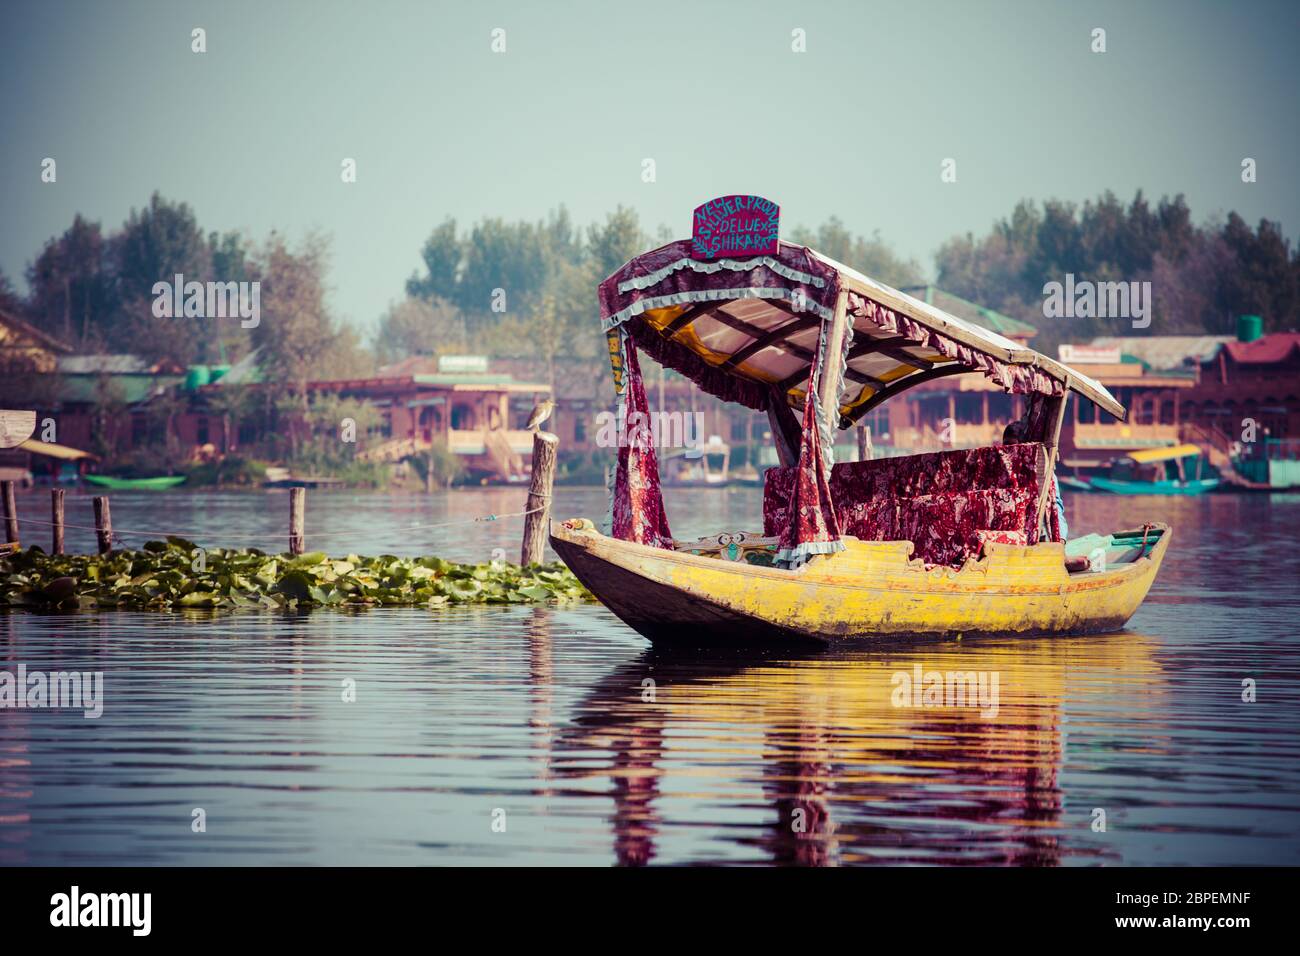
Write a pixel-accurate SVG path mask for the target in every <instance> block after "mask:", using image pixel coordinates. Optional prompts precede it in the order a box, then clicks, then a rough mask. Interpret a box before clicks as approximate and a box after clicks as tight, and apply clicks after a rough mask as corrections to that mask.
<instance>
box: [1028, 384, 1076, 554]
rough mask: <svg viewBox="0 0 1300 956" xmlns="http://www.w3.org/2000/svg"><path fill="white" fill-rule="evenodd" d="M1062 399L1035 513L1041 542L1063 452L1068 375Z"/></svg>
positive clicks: (1062, 389) (1055, 418) (1050, 434)
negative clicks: (1049, 496) (1057, 465)
mask: <svg viewBox="0 0 1300 956" xmlns="http://www.w3.org/2000/svg"><path fill="white" fill-rule="evenodd" d="M1061 384H1062V388H1061V397H1060V399H1058V400H1057V405H1056V408H1055V409H1054V410H1053V411H1054V414H1053V415H1052V430H1051V432H1050V433H1049V435H1048V441H1047V471H1046V474H1045V475H1044V477H1043V481H1042V486H1041V487H1040V488H1039V489H1038V507H1037V509H1036V510H1035V512H1034V515H1035V519H1036V520H1035V522H1034V527H1035V528H1037V529H1038V534H1039V540H1042V533H1043V518H1044V516H1045V515H1046V514H1047V493H1048V492H1049V491H1050V490H1051V487H1052V482H1053V481H1054V480H1055V479H1056V459H1057V457H1058V456H1059V454H1060V450H1061V425H1062V424H1063V423H1064V422H1065V407H1066V405H1067V404H1068V403H1069V401H1070V377H1069V376H1068V375H1067V376H1066V377H1065V381H1064V382H1062V383H1061Z"/></svg>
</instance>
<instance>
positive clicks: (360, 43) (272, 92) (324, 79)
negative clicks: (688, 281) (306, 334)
mask: <svg viewBox="0 0 1300 956" xmlns="http://www.w3.org/2000/svg"><path fill="white" fill-rule="evenodd" d="M2 9H3V12H2V13H0V77H2V80H0V106H2V107H3V117H4V122H3V133H2V137H3V138H2V144H3V145H2V146H0V217H2V219H0V221H2V222H3V225H2V226H0V267H2V268H3V269H4V271H5V272H6V273H7V274H8V275H9V276H10V278H11V279H12V280H13V281H14V282H15V284H16V285H18V286H19V288H25V284H24V283H23V282H22V280H21V277H22V273H23V270H24V268H25V267H26V265H27V264H28V263H29V262H30V261H31V260H32V259H33V258H34V256H35V255H36V253H37V252H38V250H39V248H40V246H41V244H42V243H43V242H44V241H45V240H46V239H48V238H49V237H51V236H53V235H56V234H58V233H60V232H62V231H63V230H64V229H66V228H67V227H68V225H69V224H70V223H71V221H72V218H73V215H74V213H76V212H78V211H79V212H81V213H83V214H85V215H86V216H88V217H90V218H91V219H95V220H100V221H102V222H103V223H104V225H105V228H106V229H108V228H116V227H117V226H119V225H120V224H121V222H122V221H123V220H124V219H125V218H126V216H127V213H128V211H129V210H130V208H131V207H132V206H136V207H139V206H141V205H143V204H145V203H146V202H147V201H148V197H149V194H150V193H151V192H153V191H154V190H155V189H157V190H160V191H161V192H162V193H163V195H165V196H167V197H168V198H170V199H176V200H184V201H186V202H188V203H189V204H190V205H191V206H192V207H193V208H194V210H195V212H196V214H197V216H198V219H199V223H200V225H201V226H202V227H203V228H204V229H207V230H211V229H217V230H222V231H224V230H228V229H240V230H243V231H245V232H246V233H247V234H249V235H250V236H252V237H254V238H256V239H258V240H260V239H262V238H264V237H265V236H266V234H267V233H269V232H270V231H271V230H272V229H278V230H280V231H281V232H284V233H287V234H289V235H290V236H291V237H298V236H300V235H302V234H303V233H304V232H305V231H306V230H308V229H311V228H318V229H320V230H323V231H324V232H326V233H329V234H330V235H332V237H333V251H334V257H333V264H332V270H331V281H332V284H333V287H334V297H333V302H334V305H335V307H336V309H337V311H338V312H339V314H341V315H343V316H345V317H347V318H350V319H352V320H354V321H358V322H361V323H363V324H366V325H369V324H371V323H373V322H374V320H375V319H376V317H377V316H378V315H379V313H381V312H382V311H383V310H384V308H385V307H386V306H387V304H388V303H389V302H390V301H392V300H395V299H397V298H400V297H401V295H402V293H403V283H404V281H405V279H406V278H407V276H409V275H410V274H411V272H412V271H413V270H415V269H416V268H417V267H418V266H419V264H420V260H419V249H420V246H421V244H422V243H423V241H424V239H425V238H426V236H427V235H428V233H429V232H430V230H431V229H432V228H433V226H434V225H435V224H437V223H438V222H440V221H442V220H443V219H444V218H445V217H446V216H449V215H450V216H453V217H455V218H456V219H457V220H458V221H459V222H460V223H461V224H462V225H466V224H468V223H470V222H472V221H474V220H477V219H479V218H481V217H483V216H502V217H505V218H507V219H517V218H528V219H537V218H540V217H542V216H544V215H545V214H546V212H547V211H548V210H549V209H552V208H554V207H556V206H557V205H559V204H561V203H564V204H566V205H567V206H568V208H569V211H570V212H571V213H572V215H573V217H574V219H575V220H576V221H577V222H578V223H580V224H584V225H585V224H586V223H587V222H590V221H593V220H595V219H597V218H600V217H603V216H604V214H605V213H606V212H607V211H608V210H611V209H613V208H614V207H615V206H616V205H618V204H620V203H622V204H624V205H627V206H631V207H633V208H635V209H636V210H637V211H638V213H640V215H641V218H642V221H643V223H644V224H645V225H646V226H647V227H648V229H649V230H650V231H652V232H653V231H654V230H655V229H657V227H658V226H659V225H661V224H662V225H667V226H669V227H671V229H672V231H673V233H674V234H677V235H688V234H689V232H690V213H691V210H692V209H693V208H694V206H696V205H697V204H698V203H699V202H701V201H702V200H705V199H708V198H711V197H713V196H717V195H722V194H726V193H733V192H741V193H746V192H753V193H759V194H762V195H764V196H767V197H768V198H770V199H773V200H775V201H777V202H779V203H780V204H781V207H782V220H783V222H784V223H785V224H786V227H785V229H784V230H783V231H786V232H788V230H789V228H791V227H793V226H794V225H796V224H800V223H803V224H808V225H815V224H817V223H819V222H821V221H822V220H823V219H825V218H826V217H828V216H830V215H832V214H834V215H838V216H839V217H841V218H842V219H843V220H844V221H845V222H846V223H847V224H848V225H849V226H850V227H851V228H853V229H855V230H857V231H860V232H863V233H868V234H869V233H871V232H873V231H876V230H879V232H880V234H881V236H882V237H883V238H884V239H886V240H887V241H889V242H890V243H892V244H893V245H894V247H895V248H896V249H897V250H898V251H899V252H901V253H903V254H905V255H908V256H912V257H914V258H916V259H917V260H918V261H919V262H920V263H921V264H922V266H923V267H924V268H925V269H926V270H927V271H932V269H933V259H932V255H933V253H934V251H935V249H936V248H937V247H938V246H939V244H940V243H941V242H942V241H943V240H944V239H946V238H948V237H950V236H952V235H954V234H957V233H963V232H966V231H974V232H976V233H977V234H979V233H982V232H984V231H986V230H987V228H988V227H989V225H990V224H991V223H992V222H993V221H994V220H995V219H997V218H999V217H1001V216H1003V215H1006V214H1007V213H1009V212H1010V210H1011V207H1012V205H1013V204H1014V203H1015V202H1016V200H1018V199H1020V198H1022V197H1032V198H1035V199H1042V198H1045V197H1050V196H1058V197H1062V198H1068V199H1074V200H1082V199H1085V198H1088V197H1092V196H1095V195H1096V194H1097V193H1099V192H1100V191H1101V190H1104V189H1107V188H1109V189H1113V190H1114V191H1115V192H1116V193H1117V194H1118V195H1119V196H1120V197H1121V199H1124V200H1128V199H1129V198H1131V197H1132V194H1133V192H1134V190H1136V189H1137V188H1138V187H1141V188H1143V189H1144V190H1146V191H1147V193H1148V195H1149V196H1151V197H1153V198H1155V197H1158V196H1160V195H1161V194H1164V193H1169V194H1173V193H1176V192H1183V193H1186V195H1187V197H1188V201H1189V203H1190V204H1191V207H1192V210H1193V213H1194V215H1195V216H1196V218H1197V219H1198V220H1203V219H1205V218H1206V217H1209V216H1212V215H1214V214H1216V213H1218V214H1222V213H1224V212H1226V211H1227V210H1229V209H1236V210H1238V211H1239V212H1241V213H1242V215H1244V216H1245V217H1246V219H1247V220H1248V221H1250V222H1252V223H1254V222H1256V221H1258V220H1259V219H1260V218H1261V217H1267V218H1270V219H1274V220H1280V221H1281V222H1282V224H1283V227H1284V229H1285V231H1286V233H1287V235H1289V236H1291V237H1295V236H1296V235H1297V230H1298V228H1300V227H1298V224H1300V191H1298V190H1297V188H1296V179H1295V177H1296V173H1297V169H1298V167H1300V132H1298V129H1300V120H1298V118H1297V117H1298V115H1300V109H1298V106H1300V102H1298V101H1300V65H1297V55H1298V52H1300V3H1295V2H1282V3H1265V2H1249V0H1246V2H1231V3H1229V2H1224V3H1194V2H1167V3H1166V2H1150V0H1147V2H1131V0H1130V2H1120V3H1091V2H1068V3H1066V2H1059V3H1056V2H1040V3H995V2H980V0H965V2H925V0H914V2H899V3H872V2H816V0H811V2H799V3H791V2H740V0H695V2H675V0H674V2H646V0H640V2H622V3H620V2H612V0H606V2H564V0H555V2H547V3H543V2H525V0H510V2H483V3H479V2H475V3H470V2H422V3H416V2H412V3H399V2H383V0H371V2H366V3H341V2H340V3H326V2H313V3H308V2H302V0H296V2H289V0H279V2H276V0H262V2H253V3H242V2H221V3H216V2H209V3H190V2H158V3H143V2H87V3H68V2H58V0H53V2H51V0H42V2H34V3H23V2H13V0H6V2H5V3H4V4H3V8H2ZM196 26H201V27H203V28H205V29H206V31H207V43H208V52H207V53H205V54H202V55H198V54H194V53H192V52H191V50H190V42H191V41H190V31H191V29H192V28H194V27H196ZM496 27H501V28H504V29H505V31H506V43H507V51H506V52H505V53H504V54H494V53H493V52H492V51H491V49H490V40H491V36H490V34H491V31H492V29H493V28H496ZM1095 27H1102V28H1104V29H1105V30H1106V46H1107V51H1106V52H1105V53H1101V54H1098V53H1093V52H1091V49H1090V45H1091V42H1092V41H1091V32H1092V30H1093V28H1095ZM795 28H800V29H802V30H804V31H806V36H807V52H805V53H794V52H792V51H791V31H792V30H793V29H795ZM47 156H50V157H54V158H55V159H56V161H57V163H58V182H57V183H56V184H43V183H42V182H41V181H40V164H41V160H42V159H43V158H44V157H47ZM1247 156H1248V157H1252V158H1254V159H1255V160H1256V161H1257V163H1258V182H1256V183H1254V184H1250V185H1247V184H1244V183H1242V181H1241V167H1240V164H1241V160H1242V158H1243V157H1247ZM344 157H353V158H355V159H356V161H357V164H358V181H357V182H356V183H355V184H350V185H346V184H344V183H342V182H341V181H340V175H339V174H340V163H341V161H342V159H343V158H344ZM647 157H649V158H653V159H654V160H655V162H656V165H657V181H656V182H654V183H645V182H642V179H641V168H642V167H641V163H642V160H643V159H644V158H647ZM947 157H952V158H954V159H956V160H957V182H956V183H948V184H945V183H942V182H941V181H940V164H941V162H942V161H943V160H944V159H945V158H947ZM592 305H593V312H594V309H595V290H592Z"/></svg>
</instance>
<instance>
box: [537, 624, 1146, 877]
mask: <svg viewBox="0 0 1300 956" xmlns="http://www.w3.org/2000/svg"><path fill="white" fill-rule="evenodd" d="M1152 647H1153V644H1152V642H1151V641H1150V640H1149V639H1147V638H1144V637H1141V636H1138V635H1135V634H1132V633H1126V634H1117V635H1113V636H1100V637H1092V638H1087V639H1083V638H1080V639H1061V638H1056V639H1043V640H1039V641H1032V640H1025V639H1023V638H1020V639H1017V640H1014V641H1010V640H1008V641H998V640H986V641H982V642H971V641H964V642H955V643H953V642H948V643H930V644H919V645H912V646H910V647H907V648H902V649H899V648H888V647H882V648H881V649H880V650H878V651H874V652H869V653H868V652H863V651H861V650H858V651H854V652H847V651H843V652H824V653H816V652H809V653H808V654H807V655H806V656H793V655H791V654H790V653H788V652H787V653H783V654H782V655H781V656H779V657H768V658H766V659H755V658H753V657H727V658H717V657H715V658H713V659H711V660H708V661H701V660H699V659H698V657H692V656H687V655H685V654H682V653H673V652H669V651H662V650H660V651H656V650H649V651H646V652H645V653H644V654H643V655H642V656H641V657H640V658H638V659H637V660H636V661H634V662H632V663H630V664H628V665H627V666H625V667H622V668H620V669H618V670H617V671H615V672H614V673H613V674H611V675H610V676H609V677H608V678H606V679H605V680H603V681H601V682H600V683H599V684H598V685H597V686H596V687H595V688H594V689H593V690H592V692H591V693H590V694H589V696H587V697H586V698H585V699H584V700H583V701H582V702H581V703H580V704H579V705H578V707H577V709H576V712H575V715H574V719H573V721H572V723H571V724H570V725H569V726H568V727H567V728H565V729H564V730H563V731H562V732H561V733H560V734H559V737H558V740H557V742H556V751H555V753H554V754H553V758H552V767H551V769H552V770H553V771H554V773H555V774H556V775H557V776H560V777H569V778H590V777H604V776H608V777H609V778H610V779H611V785H612V795H613V799H614V814H613V818H612V824H613V842H614V851H615V855H616V858H617V860H618V862H619V863H621V864H624V865H639V864H645V863H650V862H652V861H654V860H655V858H656V855H657V854H658V853H659V852H660V850H661V845H662V844H663V843H665V841H672V840H674V839H678V838H679V837H678V836H676V835H675V834H674V831H676V833H677V834H681V832H682V828H687V829H689V828H690V827H691V822H690V821H689V820H681V819H675V820H672V821H671V823H670V821H669V813H668V811H667V810H666V806H667V805H669V804H671V803H672V802H673V801H672V798H674V797H677V796H681V797H688V798H690V799H692V800H695V801H699V800H700V799H701V797H700V794H698V793H696V792H694V791H695V790H697V789H705V788H711V789H712V790H713V791H714V792H715V793H716V794H717V795H718V798H719V800H721V801H725V802H726V803H728V804H729V805H730V806H731V808H732V809H733V814H734V810H735V808H737V807H739V808H743V809H744V810H745V814H744V817H746V819H737V820H736V824H737V825H738V826H739V827H743V828H745V829H746V830H749V831H751V832H752V833H754V834H755V835H752V836H751V835H748V834H744V831H741V832H740V833H732V834H730V835H726V834H720V835H719V836H718V838H717V839H718V840H721V841H724V842H720V843H719V842H713V843H711V844H710V845H711V846H713V847H715V848H716V852H715V853H714V854H713V855H709V854H703V855H702V854H699V853H698V841H699V839H700V834H699V833H698V832H697V833H694V834H692V835H691V838H692V839H694V840H695V841H697V853H696V854H694V855H693V858H694V859H697V860H700V861H706V862H725V861H727V860H730V859H737V860H753V855H752V854H750V853H740V852H739V851H741V850H743V849H746V848H748V849H751V850H752V849H758V850H760V851H761V852H760V853H759V856H758V859H757V861H756V862H772V863H778V864H787V865H788V864H795V865H807V866H834V865H839V864H849V863H857V864H862V863H871V862H890V863H921V864H979V865H997V864H1017V865H1025V864H1027V865H1053V864H1057V863H1061V862H1064V861H1065V859H1066V857H1067V856H1078V857H1079V858H1080V859H1079V860H1078V861H1077V862H1089V861H1092V862H1102V861H1107V860H1110V861H1118V860H1119V858H1120V855H1119V852H1118V850H1116V849H1114V848H1113V847H1111V846H1108V842H1107V838H1106V834H1105V833H1104V832H1095V831H1094V830H1093V826H1094V813H1093V805H1092V804H1091V803H1090V804H1088V805H1081V806H1074V807H1070V808H1068V809H1067V808H1066V807H1065V806H1064V805H1063V799H1062V789H1061V785H1060V775H1061V773H1062V770H1063V767H1064V766H1065V763H1066V754H1065V749H1066V744H1065V731H1064V724H1065V722H1066V713H1067V711H1068V712H1069V713H1070V720H1071V722H1072V726H1073V730H1074V736H1072V738H1071V747H1072V748H1077V749H1078V751H1079V752H1078V753H1072V754H1071V758H1072V759H1073V760H1074V761H1075V762H1076V764H1077V763H1078V762H1079V761H1081V760H1084V759H1087V760H1095V759H1098V758H1100V759H1105V755H1104V754H1102V753H1100V751H1098V752H1097V753H1096V754H1095V755H1093V754H1091V753H1090V752H1089V751H1090V749H1091V748H1090V747H1089V742H1088V731H1087V726H1088V715H1089V713H1090V712H1094V711H1095V712H1096V713H1098V714H1100V713H1102V712H1109V711H1113V710H1115V709H1116V708H1121V709H1122V708H1124V707H1125V706H1126V701H1130V700H1134V699H1135V698H1136V697H1142V698H1145V699H1146V703H1145V704H1137V703H1136V702H1135V703H1134V704H1133V707H1134V709H1142V710H1145V709H1147V708H1149V707H1150V706H1151V697H1152V695H1157V696H1161V695H1164V694H1165V686H1164V678H1163V675H1162V672H1161V670H1160V668H1159V666H1158V665H1157V664H1156V663H1155V661H1154V659H1153V656H1152ZM918 667H919V668H920V671H921V673H922V675H923V677H922V679H923V682H926V681H929V682H930V683H929V686H930V688H931V693H930V695H929V697H928V701H929V702H928V703H927V697H926V696H925V695H921V694H918V695H917V696H918V697H919V701H918V700H916V699H915V698H914V699H912V700H911V701H909V700H908V698H907V697H906V696H905V693H904V691H905V689H906V688H907V687H908V684H909V682H911V681H912V680H913V679H914V678H915V675H916V673H917V668H918ZM932 672H941V673H943V674H944V675H945V676H946V675H947V674H948V672H954V673H960V674H962V675H967V674H970V673H971V672H974V678H973V679H975V680H979V679H981V678H982V679H983V680H984V682H985V683H984V685H983V686H984V689H985V692H986V695H987V694H990V692H992V691H994V689H995V687H996V696H995V697H992V701H993V702H995V706H994V707H990V706H988V704H989V703H990V698H989V696H985V697H983V698H979V697H977V698H976V699H974V700H972V699H971V697H970V696H968V697H967V698H966V700H965V701H964V702H962V704H961V705H960V706H953V705H952V702H953V701H955V700H959V699H960V698H954V697H952V696H951V695H949V696H948V698H947V699H948V703H940V702H939V701H940V698H939V697H938V696H936V695H937V694H939V691H937V690H936V689H935V688H936V687H937V686H938V685H936V684H935V683H934V682H933V678H932ZM995 677H996V685H994V684H993V680H994V678H995ZM944 686H945V687H955V686H956V685H951V684H948V683H946V682H945V684H944ZM969 686H972V687H973V686H974V685H969ZM899 703H902V704H903V706H898V705H897V704H899ZM915 704H919V706H916V705H915ZM593 752H595V753H600V754H606V753H607V754H608V757H607V759H593ZM668 766H671V767H672V768H673V773H672V775H671V777H672V778H673V779H670V775H669V774H667V773H666V772H665V769H664V768H665V767H668ZM720 778H721V779H722V780H725V781H726V784H725V785H724V784H720V783H719V779H720ZM693 779H696V780H698V781H699V786H698V787H695V788H693V787H692V780H693ZM1102 809H1105V808H1104V807H1103V808H1102ZM1112 812H1113V811H1112ZM751 822H752V823H759V824H761V825H760V826H757V827H752V826H751ZM1067 833H1068V839H1066V836H1067ZM742 834H744V835H742ZM680 838H682V839H685V838H686V837H685V835H683V836H682V837H680ZM673 855H674V856H675V855H676V854H675V853H674V854H673Z"/></svg>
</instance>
